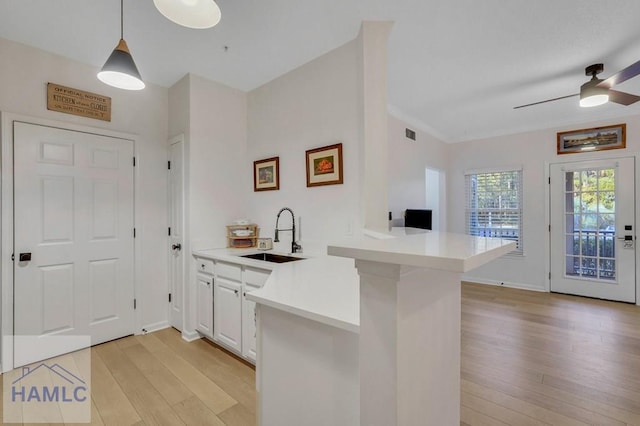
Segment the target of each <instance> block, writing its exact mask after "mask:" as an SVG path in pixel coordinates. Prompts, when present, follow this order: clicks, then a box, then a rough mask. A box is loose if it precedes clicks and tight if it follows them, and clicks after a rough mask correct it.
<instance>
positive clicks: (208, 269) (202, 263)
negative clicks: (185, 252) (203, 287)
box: [196, 257, 213, 275]
mask: <svg viewBox="0 0 640 426" xmlns="http://www.w3.org/2000/svg"><path fill="white" fill-rule="evenodd" d="M196 265H197V267H198V271H200V272H204V273H206V274H211V275H213V260H211V259H204V258H202V257H196Z"/></svg>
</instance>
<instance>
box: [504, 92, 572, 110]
mask: <svg viewBox="0 0 640 426" xmlns="http://www.w3.org/2000/svg"><path fill="white" fill-rule="evenodd" d="M574 96H580V93H576V94H574V95H567V96H560V97H559V98H553V99H547V100H546V101H540V102H534V103H532V104H526V105H520V106H517V107H513V109H518V108H525V107H530V106H533V105H540V104H545V103H547V102H553V101H559V100H560V99H567V98H573V97H574Z"/></svg>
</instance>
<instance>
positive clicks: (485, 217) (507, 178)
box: [465, 170, 523, 255]
mask: <svg viewBox="0 0 640 426" xmlns="http://www.w3.org/2000/svg"><path fill="white" fill-rule="evenodd" d="M465 195H466V215H465V219H466V232H467V234H469V235H475V236H481V237H495V238H504V239H507V240H513V241H515V242H516V243H517V248H516V250H514V251H513V252H512V254H519V255H522V253H523V241H522V170H504V171H489V172H475V171H474V172H473V173H467V174H466V175H465Z"/></svg>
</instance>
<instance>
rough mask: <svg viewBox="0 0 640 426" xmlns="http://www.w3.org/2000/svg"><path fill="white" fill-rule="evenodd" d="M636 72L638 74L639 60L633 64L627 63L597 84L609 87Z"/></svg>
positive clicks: (625, 79) (639, 71) (627, 78)
mask: <svg viewBox="0 0 640 426" xmlns="http://www.w3.org/2000/svg"><path fill="white" fill-rule="evenodd" d="M638 74H640V61H638V62H636V63H635V64H632V65H629V66H628V67H626V68H625V69H623V70H622V71H620V72H619V73H617V74H614V75H612V76H611V77H609V78H607V79H606V80H603V81H601V82H600V83H599V84H598V86H599V87H606V88H610V87H613V86H615V85H616V84H620V83H623V82H625V81H627V80H629V79H630V78H633V77H635V76H636V75H638Z"/></svg>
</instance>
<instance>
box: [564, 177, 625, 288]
mask: <svg viewBox="0 0 640 426" xmlns="http://www.w3.org/2000/svg"><path fill="white" fill-rule="evenodd" d="M565 182H566V185H565V188H566V190H565V197H564V199H565V236H566V238H565V241H566V247H565V254H566V256H565V273H566V275H567V276H574V277H583V278H594V279H601V280H615V279H616V270H615V245H614V242H615V222H616V212H615V207H616V206H615V169H612V168H605V169H591V170H581V171H575V172H566V174H565Z"/></svg>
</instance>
